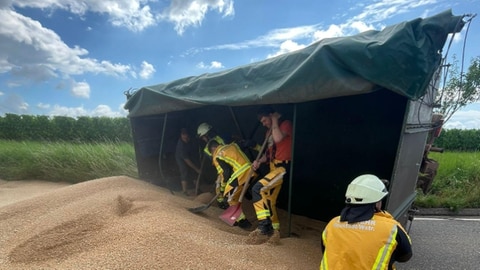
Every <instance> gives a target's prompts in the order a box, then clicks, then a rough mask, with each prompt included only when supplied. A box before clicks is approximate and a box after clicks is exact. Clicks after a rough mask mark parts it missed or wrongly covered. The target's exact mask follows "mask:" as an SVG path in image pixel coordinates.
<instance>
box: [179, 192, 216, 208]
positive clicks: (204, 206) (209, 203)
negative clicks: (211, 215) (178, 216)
mask: <svg viewBox="0 0 480 270" xmlns="http://www.w3.org/2000/svg"><path fill="white" fill-rule="evenodd" d="M218 196H220V193H218V194H217V195H215V196H214V197H213V198H212V199H211V200H210V201H209V202H208V203H207V204H205V205H201V206H197V207H193V208H187V209H188V211H190V212H192V213H199V212H202V211H204V210H207V209H208V208H209V207H210V206H211V205H212V204H213V202H215V201H216V200H217V198H218Z"/></svg>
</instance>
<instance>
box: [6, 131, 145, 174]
mask: <svg viewBox="0 0 480 270" xmlns="http://www.w3.org/2000/svg"><path fill="white" fill-rule="evenodd" d="M0 149H1V151H0V178H2V179H4V180H25V179H35V180H47V181H52V182H69V183H78V182H82V181H86V180H91V179H96V178H101V177H107V176H113V175H127V176H132V177H137V175H138V173H137V164H136V162H135V151H134V149H133V147H132V145H130V144H128V143H113V142H112V143H98V144H84V143H82V144H72V143H62V142H52V143H45V142H16V141H2V140H0Z"/></svg>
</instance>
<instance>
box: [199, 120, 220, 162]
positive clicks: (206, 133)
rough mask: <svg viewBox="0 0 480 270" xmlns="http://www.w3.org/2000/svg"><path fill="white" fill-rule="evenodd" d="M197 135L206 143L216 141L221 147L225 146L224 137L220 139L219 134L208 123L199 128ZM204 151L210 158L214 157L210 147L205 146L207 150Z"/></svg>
mask: <svg viewBox="0 0 480 270" xmlns="http://www.w3.org/2000/svg"><path fill="white" fill-rule="evenodd" d="M197 135H198V137H199V138H200V139H201V140H202V141H204V142H205V143H208V142H209V141H210V140H215V141H217V142H218V143H219V144H221V145H224V144H225V140H224V139H223V138H222V137H220V136H219V135H217V133H216V132H215V130H214V129H213V127H212V126H211V125H210V124H208V123H201V124H200V125H199V126H198V128H197ZM203 151H204V152H205V154H207V155H208V156H210V157H211V156H212V153H211V152H210V150H209V149H208V145H205V148H204V149H203Z"/></svg>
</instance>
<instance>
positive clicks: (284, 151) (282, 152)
mask: <svg viewBox="0 0 480 270" xmlns="http://www.w3.org/2000/svg"><path fill="white" fill-rule="evenodd" d="M278 128H279V129H280V131H282V133H283V134H285V137H283V139H282V140H281V141H280V142H278V143H276V144H275V146H270V147H269V149H268V151H269V155H271V156H270V160H271V161H272V160H273V159H276V160H282V161H285V160H291V159H292V131H293V126H292V122H290V121H289V120H284V121H282V122H281V123H280V125H279V127H278ZM274 148H275V149H274ZM272 155H273V156H272Z"/></svg>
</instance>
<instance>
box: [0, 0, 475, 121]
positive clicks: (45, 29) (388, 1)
mask: <svg viewBox="0 0 480 270" xmlns="http://www.w3.org/2000/svg"><path fill="white" fill-rule="evenodd" d="M479 7H480V0H395V1H393V0H376V1H364V0H340V1H328V2H327V1H314V0H309V1H306V0H295V1H286V0H283V1H282V0H262V1H258V0H242V1H240V0H237V1H234V0H173V1H167V0H101V1H99V0H2V1H1V2H0V115H5V114H6V113H14V114H30V115H50V116H55V115H63V116H70V117H77V116H110V117H122V116H126V115H127V113H128V112H127V111H125V110H124V109H123V104H124V103H125V101H126V98H125V95H124V94H123V93H124V91H126V90H128V89H130V88H132V89H138V88H141V87H143V86H148V85H153V84H158V83H165V82H169V81H172V80H175V79H180V78H183V77H186V76H192V75H200V74H203V73H212V72H217V71H221V70H224V69H229V68H233V67H237V66H240V65H244V64H248V63H252V62H256V61H260V60H263V59H266V58H269V57H273V56H276V55H279V54H281V53H285V52H290V51H293V50H297V49H300V48H303V47H305V46H307V45H308V44H310V43H312V42H315V41H318V40H320V39H322V38H327V37H338V36H348V35H353V34H357V33H359V32H363V31H366V30H370V29H376V30H381V29H382V28H384V27H385V26H387V25H391V24H396V23H399V22H402V21H409V20H412V19H415V18H418V17H428V16H432V15H435V14H437V13H440V12H443V11H445V10H447V9H451V10H452V12H453V14H454V15H463V14H472V13H478V11H479V9H480V8H479ZM465 30H466V27H464V29H463V31H462V32H461V33H460V34H457V35H456V36H455V39H454V42H453V43H452V45H451V48H450V51H449V52H448V56H449V57H450V56H452V55H457V58H461V56H462V55H463V53H465V54H464V59H465V63H464V65H465V66H466V67H468V65H469V63H470V60H471V59H472V58H473V57H476V56H480V49H479V48H480V47H479V46H478V44H480V18H478V17H476V18H474V19H473V21H472V23H471V25H470V28H469V31H468V35H466V31H465ZM465 36H466V37H467V38H466V44H465V45H464V42H465ZM447 42H448V41H447ZM464 46H465V50H463V47H464ZM446 127H447V128H467V129H480V103H475V104H471V105H469V106H467V107H465V108H464V109H462V110H461V111H459V112H457V113H456V114H455V115H454V116H453V117H452V118H451V119H450V120H449V121H448V122H447V125H446Z"/></svg>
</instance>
